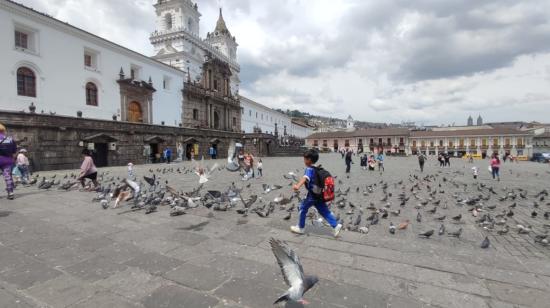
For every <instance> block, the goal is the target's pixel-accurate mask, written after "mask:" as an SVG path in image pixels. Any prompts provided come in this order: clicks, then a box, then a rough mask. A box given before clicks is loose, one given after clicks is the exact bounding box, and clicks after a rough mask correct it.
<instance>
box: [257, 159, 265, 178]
mask: <svg viewBox="0 0 550 308" xmlns="http://www.w3.org/2000/svg"><path fill="white" fill-rule="evenodd" d="M257 169H258V174H259V175H260V177H263V176H264V163H263V162H262V159H261V158H260V159H259V160H258V166H257Z"/></svg>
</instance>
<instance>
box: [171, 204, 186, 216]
mask: <svg viewBox="0 0 550 308" xmlns="http://www.w3.org/2000/svg"><path fill="white" fill-rule="evenodd" d="M185 214H187V213H186V212H185V208H183V207H181V206H174V207H173V208H172V210H171V211H170V216H173V217H174V216H181V215H185Z"/></svg>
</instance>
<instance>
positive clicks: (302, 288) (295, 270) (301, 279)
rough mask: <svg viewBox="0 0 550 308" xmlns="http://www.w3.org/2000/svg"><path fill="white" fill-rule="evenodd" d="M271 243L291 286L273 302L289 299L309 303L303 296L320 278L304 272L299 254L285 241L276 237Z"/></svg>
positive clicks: (286, 280)
mask: <svg viewBox="0 0 550 308" xmlns="http://www.w3.org/2000/svg"><path fill="white" fill-rule="evenodd" d="M269 243H270V244H271V250H272V251H273V254H274V255H275V258H276V259H277V263H278V264H279V267H280V268H281V273H282V274H283V278H284V280H285V283H286V284H287V285H288V286H289V287H290V288H289V289H288V290H287V291H286V292H285V293H283V295H281V296H280V297H279V298H278V299H277V300H276V301H275V302H274V303H273V304H274V305H275V304H277V303H281V302H288V301H293V302H298V303H301V304H303V305H305V304H307V302H306V301H305V300H304V299H303V296H304V294H305V293H306V292H307V291H308V290H309V289H311V288H312V287H313V286H314V285H315V284H316V283H317V282H318V281H319V278H317V276H308V275H305V274H304V269H303V268H302V264H301V263H300V259H299V258H298V255H297V254H296V253H295V252H294V251H293V250H292V249H290V248H289V247H288V246H287V245H286V244H285V243H283V242H281V241H279V240H276V239H274V238H271V239H270V241H269Z"/></svg>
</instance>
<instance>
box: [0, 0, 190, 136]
mask: <svg viewBox="0 0 550 308" xmlns="http://www.w3.org/2000/svg"><path fill="white" fill-rule="evenodd" d="M0 38H1V40H2V42H3V43H2V44H1V46H0V54H1V55H2V57H1V58H0V84H1V87H2V88H1V91H0V109H3V110H12V111H20V110H26V111H27V112H28V111H29V106H30V105H31V104H32V105H33V106H35V108H36V112H38V113H40V112H42V111H43V112H45V113H50V112H51V113H55V114H57V115H67V116H77V113H81V114H82V116H83V117H87V118H95V119H105V120H110V119H113V117H116V118H117V120H123V121H131V122H144V123H151V124H162V123H163V122H164V123H165V124H166V125H174V126H177V125H178V124H179V123H180V122H181V109H182V108H181V104H182V92H181V90H182V87H183V82H184V75H185V74H184V73H183V72H182V71H180V70H178V69H176V68H174V67H171V66H169V65H166V64H164V63H161V62H159V61H156V60H154V59H151V58H149V57H147V56H144V55H142V54H139V53H137V52H134V51H132V50H129V49H127V48H124V47H122V46H120V45H117V44H116V43H113V42H110V41H107V40H105V39H103V38H101V37H98V36H95V35H93V34H91V33H89V32H86V31H84V30H81V29H78V28H75V27H73V26H71V25H69V24H67V23H65V22H62V21H59V20H57V19H54V18H52V17H50V16H48V15H45V14H42V13H39V12H37V11H34V10H32V9H30V8H27V7H25V6H22V5H20V4H17V3H14V2H11V1H7V0H0Z"/></svg>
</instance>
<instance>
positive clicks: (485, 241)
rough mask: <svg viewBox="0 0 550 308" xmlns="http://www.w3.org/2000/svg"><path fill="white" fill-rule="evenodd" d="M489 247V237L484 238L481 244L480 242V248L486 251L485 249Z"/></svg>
mask: <svg viewBox="0 0 550 308" xmlns="http://www.w3.org/2000/svg"><path fill="white" fill-rule="evenodd" d="M489 245H491V242H490V241H489V237H487V236H486V237H485V239H484V240H483V242H481V246H480V247H481V248H483V249H486V248H489Z"/></svg>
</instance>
